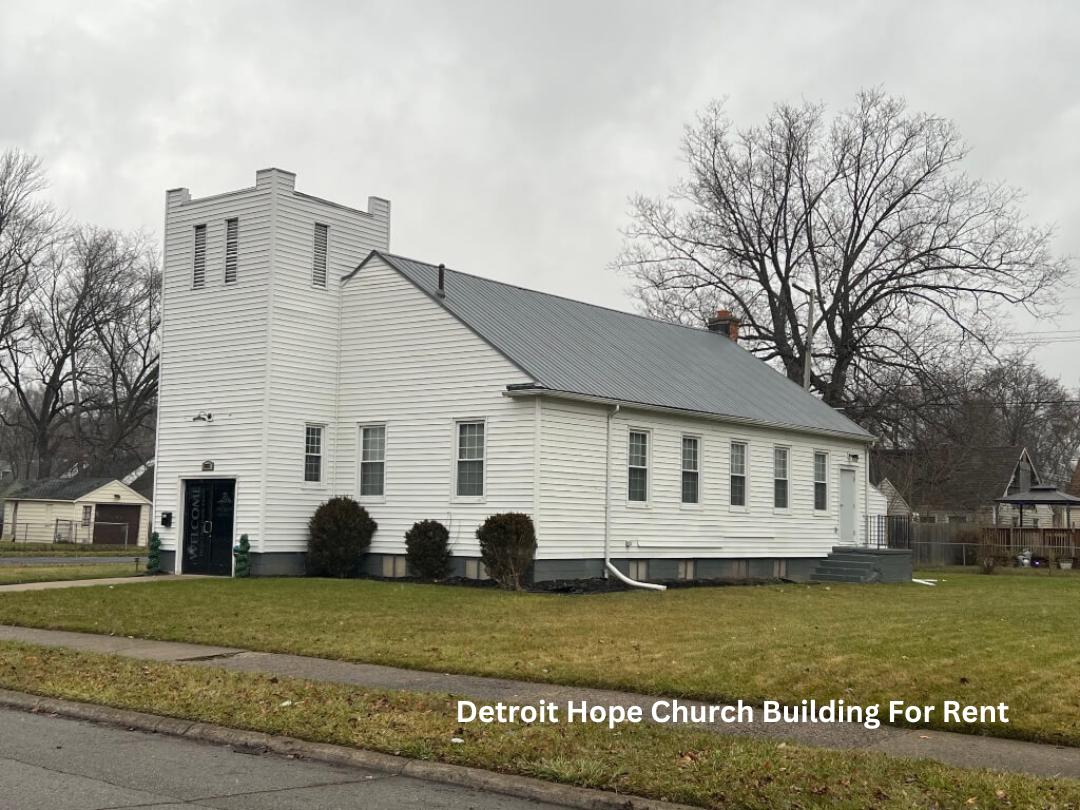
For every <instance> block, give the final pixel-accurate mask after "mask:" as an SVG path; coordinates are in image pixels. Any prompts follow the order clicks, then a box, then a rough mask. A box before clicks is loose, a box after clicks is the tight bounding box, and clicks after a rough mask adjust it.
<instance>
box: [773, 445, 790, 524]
mask: <svg viewBox="0 0 1080 810" xmlns="http://www.w3.org/2000/svg"><path fill="white" fill-rule="evenodd" d="M781 452H782V453H783V454H784V477H783V478H781V477H779V476H778V475H777V474H776V455H777V453H781ZM772 471H773V473H772V482H773V485H772V506H773V511H774V512H788V511H790V510H791V447H790V446H789V445H786V444H774V445H773V452H772ZM779 481H783V482H784V505H783V506H777V505H776V484H777V482H779Z"/></svg>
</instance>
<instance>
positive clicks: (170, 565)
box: [158, 549, 176, 574]
mask: <svg viewBox="0 0 1080 810" xmlns="http://www.w3.org/2000/svg"><path fill="white" fill-rule="evenodd" d="M158 559H159V560H161V570H162V571H165V572H166V573H169V574H171V573H172V572H173V571H175V570H176V552H175V551H166V550H165V549H161V550H160V551H159V552H158Z"/></svg>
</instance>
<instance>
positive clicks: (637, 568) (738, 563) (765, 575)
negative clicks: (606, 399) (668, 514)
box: [161, 551, 899, 582]
mask: <svg viewBox="0 0 1080 810" xmlns="http://www.w3.org/2000/svg"><path fill="white" fill-rule="evenodd" d="M306 556H307V555H306V554H305V553H304V552H302V551H293V552H275V553H259V552H252V554H251V573H252V576H256V577H290V576H304V574H305V573H306V567H305V559H306ZM820 559H821V558H817V557H786V558H785V557H776V558H773V557H765V558H749V559H728V558H714V557H696V558H695V557H687V558H685V559H667V558H644V557H636V558H613V559H612V564H614V565H615V567H616V568H618V569H619V571H621V572H622V573H623V574H625V575H627V576H630V577H631V578H637V579H639V580H674V579H760V580H766V579H788V580H793V581H796V582H806V581H808V580H809V579H810V577H811V574H812V573H813V571H814V567H815V565H816V564H817V563H818V562H819V560H820ZM897 562H898V563H899V561H897ZM174 563H175V552H173V551H162V552H161V567H162V569H164V570H166V571H171V570H173V566H174ZM898 567H899V566H898ZM356 573H357V574H362V575H367V576H376V577H406V576H409V571H408V566H407V565H406V562H405V555H404V554H381V553H371V554H365V555H364V557H363V559H362V560H361V562H360V565H359V566H358V567H357V571H356ZM897 573H899V571H898V572H897ZM450 575H451V576H455V577H467V578H472V579H486V578H487V574H486V572H485V571H484V568H483V565H481V563H480V560H479V558H477V557H453V558H451V568H450ZM603 575H604V561H603V560H602V559H599V558H592V559H568V560H537V561H536V562H534V563H533V566H532V569H531V571H530V575H529V581H530V582H546V581H550V580H556V579H558V580H563V579H566V580H573V579H590V578H593V577H602V576H603Z"/></svg>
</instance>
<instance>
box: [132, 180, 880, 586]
mask: <svg viewBox="0 0 1080 810" xmlns="http://www.w3.org/2000/svg"><path fill="white" fill-rule="evenodd" d="M389 211H390V208H389V203H388V202H386V201H385V200H382V199H380V198H376V197H372V198H369V200H368V207H367V210H360V209H353V208H349V207H346V206H341V205H338V204H336V203H331V202H329V201H326V200H321V199H319V198H316V197H312V196H310V195H307V194H303V193H301V192H298V191H297V190H296V188H295V176H294V175H292V174H291V173H289V172H283V171H281V170H278V169H268V170H265V171H261V172H258V173H257V175H256V185H255V186H254V187H251V188H248V189H243V190H241V191H237V192H231V193H228V194H222V195H216V196H212V197H206V198H202V199H193V198H192V197H191V194H190V192H188V191H187V189H176V190H173V191H170V192H169V193H168V194H167V197H166V237H165V263H164V316H163V348H162V360H161V368H162V372H161V390H160V405H159V409H160V410H159V419H158V431H159V433H158V443H157V463H156V465H155V467H154V475H155V479H156V480H155V486H154V492H155V506H154V509H155V515H154V523H155V528H156V529H157V530H158V531H159V533H160V536H161V539H162V548H163V555H162V558H163V561H164V565H165V567H166V568H170V569H173V570H176V571H178V572H184V571H187V572H199V573H216V574H223V575H228V574H229V573H230V572H231V554H230V553H229V551H230V549H231V547H232V544H233V543H234V542H235V541H236V540H237V539H238V538H239V536H240V535H241V534H247V535H248V536H249V539H250V541H251V546H252V565H253V570H254V572H255V573H256V574H264V575H265V574H300V573H302V572H303V570H304V552H305V548H306V542H307V531H306V527H307V521H308V519H309V518H310V517H311V515H312V513H313V512H314V510H315V509H316V507H317V506H318V505H319V504H320V503H322V502H324V501H326V500H327V499H328V498H330V497H332V496H335V495H348V496H351V497H353V498H356V499H357V500H358V501H359V502H360V503H361V504H362V505H363V506H364V507H365V508H366V509H367V510H368V511H369V512H370V513H371V515H372V516H373V517H374V519H375V520H376V521H377V523H378V530H377V532H376V533H375V536H374V539H373V541H372V545H371V549H370V553H369V554H368V555H367V558H366V561H365V563H364V566H365V568H366V570H367V571H368V573H371V574H375V575H384V576H404V575H406V574H407V571H406V566H405V558H404V554H405V544H404V535H405V532H406V530H407V529H408V528H409V527H411V526H412V524H413V523H415V522H416V521H419V520H424V519H435V520H439V521H441V522H442V523H443V524H445V525H446V526H447V527H448V529H449V530H450V540H451V550H452V553H453V562H454V570H455V573H457V574H459V575H461V576H468V577H482V576H484V572H483V569H482V566H481V565H480V563H479V548H478V545H477V541H476V538H475V531H476V528H477V527H478V526H479V525H480V524H481V523H482V522H483V521H484V520H485V519H486V518H487V517H488V516H490V515H492V514H494V513H498V512H508V511H515V512H525V513H527V514H529V515H531V516H532V518H533V520H534V522H535V524H536V528H537V536H538V542H539V548H538V551H537V555H536V562H535V564H534V567H533V571H532V577H533V579H534V580H549V579H565V578H579V577H591V576H605V575H608V574H611V573H613V571H618V572H619V574H620V575H621V576H624V577H628V578H630V579H633V580H635V581H646V580H657V579H677V578H687V579H689V578H704V577H751V578H754V577H763V578H768V577H786V578H790V579H807V578H809V577H810V576H811V574H812V572H813V571H814V569H815V567H816V566H817V564H818V562H819V561H821V560H822V559H823V558H825V557H826V556H827V555H829V553H830V551H831V550H832V549H833V547H834V546H838V545H843V546H851V545H858V544H860V543H863V542H865V539H866V528H865V526H866V517H867V512H868V507H867V504H868V502H869V489H870V488H869V480H868V476H867V469H868V468H867V461H868V451H869V447H870V445H871V443H872V442H873V437H872V436H870V435H869V434H868V433H867V432H866V431H864V430H863V429H862V428H860V427H859V426H858V425H856V424H854V423H853V422H851V421H850V420H848V419H847V418H846V417H845V416H844V415H843V414H841V413H839V412H838V411H836V410H834V409H833V408H830V407H828V406H827V405H825V404H824V403H823V402H821V401H820V400H819V399H818V398H817V397H815V396H813V395H811V394H809V393H807V392H806V391H804V390H803V389H802V388H801V387H800V386H798V385H796V384H794V383H792V382H790V381H789V380H788V379H787V378H786V377H784V376H783V375H782V374H780V373H778V372H777V371H775V370H774V369H772V368H771V367H769V366H768V365H767V364H765V363H763V362H761V361H760V360H758V359H757V358H755V357H754V356H753V355H752V354H751V353H750V352H748V351H746V350H745V349H744V348H743V347H742V346H740V345H739V343H738V321H737V319H736V318H734V317H733V316H732V315H731V314H730V313H726V312H722V313H718V315H717V317H716V318H714V319H713V320H712V321H711V322H710V323H709V324H708V326H707V327H702V328H690V327H686V326H680V325H676V324H672V323H667V322H662V321H657V320H653V319H650V318H646V317H642V316H640V315H635V314H631V313H627V312H621V311H617V310H612V309H606V308H603V307H598V306H593V305H591V304H586V303H583V302H580V301H576V300H573V299H571V298H566V297H561V296H557V295H551V294H547V293H542V292H537V291H535V290H529V289H524V288H521V287H517V286H513V285H510V284H505V283H501V282H498V281H494V280H492V279H489V278H484V277H482V276H479V275H473V274H469V273H464V272H459V271H457V270H454V269H451V268H448V267H445V266H442V265H439V264H437V263H429V262H421V261H417V260H414V259H409V258H405V257H403V256H399V255H397V254H394V253H392V252H390V250H389ZM609 565H610V567H609Z"/></svg>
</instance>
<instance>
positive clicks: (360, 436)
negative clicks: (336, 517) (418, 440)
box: [356, 422, 389, 503]
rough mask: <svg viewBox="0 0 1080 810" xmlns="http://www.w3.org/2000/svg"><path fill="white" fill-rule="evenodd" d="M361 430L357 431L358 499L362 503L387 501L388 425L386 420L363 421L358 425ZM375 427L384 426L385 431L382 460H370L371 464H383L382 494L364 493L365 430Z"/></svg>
mask: <svg viewBox="0 0 1080 810" xmlns="http://www.w3.org/2000/svg"><path fill="white" fill-rule="evenodd" d="M358 428H359V430H357V433H356V499H357V500H358V501H360V502H362V503H385V502H386V446H387V441H388V435H389V430H388V429H387V427H386V422H362V423H361V424H360V425H358ZM373 428H382V431H383V448H382V449H383V453H382V459H381V460H380V461H374V460H372V461H369V462H366V463H369V464H380V463H381V464H382V494H381V495H365V494H364V464H365V461H364V431H366V430H371V429H373Z"/></svg>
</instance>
